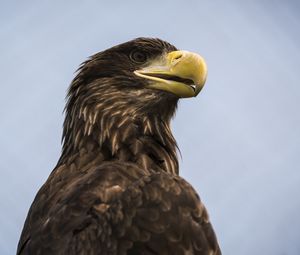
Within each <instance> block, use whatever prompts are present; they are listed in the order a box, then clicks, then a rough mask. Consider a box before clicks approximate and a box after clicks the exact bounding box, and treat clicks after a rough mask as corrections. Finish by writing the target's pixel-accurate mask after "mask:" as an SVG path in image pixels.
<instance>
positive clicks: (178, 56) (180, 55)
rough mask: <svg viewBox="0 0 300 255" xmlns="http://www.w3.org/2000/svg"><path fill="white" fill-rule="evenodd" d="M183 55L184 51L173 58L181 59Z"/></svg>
mask: <svg viewBox="0 0 300 255" xmlns="http://www.w3.org/2000/svg"><path fill="white" fill-rule="evenodd" d="M181 57H182V53H179V54H177V55H176V56H174V59H173V60H177V59H180V58H181Z"/></svg>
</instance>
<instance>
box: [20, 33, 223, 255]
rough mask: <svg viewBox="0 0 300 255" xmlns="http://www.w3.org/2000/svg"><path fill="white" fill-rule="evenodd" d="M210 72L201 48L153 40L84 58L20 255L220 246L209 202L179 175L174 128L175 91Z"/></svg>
mask: <svg viewBox="0 0 300 255" xmlns="http://www.w3.org/2000/svg"><path fill="white" fill-rule="evenodd" d="M206 75H207V68H206V64H205V61H204V60H203V58H202V57H201V56H200V55H198V54H196V53H192V52H189V51H181V50H178V49H177V48H176V47H175V46H173V45H171V44H170V43H168V42H166V41H163V40H160V39H157V38H137V39H134V40H131V41H129V42H125V43H123V44H120V45H117V46H114V47H112V48H109V49H107V50H104V51H102V52H99V53H96V54H95V55H93V56H91V57H90V58H89V59H88V60H86V61H85V62H84V63H83V64H82V65H81V66H80V67H79V69H78V70H77V73H76V76H75V78H74V79H73V81H72V82H71V85H70V87H69V90H68V94H67V102H66V107H65V120H64V125H63V140H62V153H61V156H60V158H59V160H58V163H57V165H56V167H55V168H54V170H53V171H52V172H51V174H50V176H49V177H48V179H47V181H46V182H45V183H44V184H43V186H42V187H41V188H40V190H39V191H38V193H37V195H36V197H35V199H34V201H33V203H32V205H31V207H30V210H29V212H28V215H27V218H26V221H25V223H24V227H23V231H22V234H21V237H20V240H19V243H18V248H17V254H18V255H29V254H30V255H35V254H42V255H53V254H55V255H71V254H76V255H79V254H80V255H97V254H99V255H100V254H101V255H125V254H130V255H137V254H145V255H151V254H152V255H153V254H171V255H181V254H182V255H183V254H195V255H219V254H221V251H220V248H219V245H218V242H217V238H216V235H215V232H214V230H213V228H212V225H211V223H210V220H209V216H208V213H207V210H206V208H205V206H204V205H203V203H202V202H201V200H200V199H199V196H198V194H197V192H196V191H195V190H194V189H193V187H192V186H191V185H190V184H189V183H188V182H187V181H185V180H184V179H183V178H181V177H180V176H179V170H178V158H177V151H178V149H177V144H176V141H175V139H174V137H173V135H172V132H171V129H170V122H171V119H172V117H173V115H174V113H175V111H176V107H177V103H178V101H179V99H180V98H188V97H195V96H197V94H198V93H199V92H200V91H201V89H202V87H203V86H204V83H205V80H206Z"/></svg>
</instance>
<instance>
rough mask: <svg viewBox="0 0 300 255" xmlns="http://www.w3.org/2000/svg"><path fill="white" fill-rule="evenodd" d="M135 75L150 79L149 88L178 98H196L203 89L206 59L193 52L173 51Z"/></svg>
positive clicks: (137, 71)
mask: <svg viewBox="0 0 300 255" xmlns="http://www.w3.org/2000/svg"><path fill="white" fill-rule="evenodd" d="M134 73H135V74H136V75H137V76H139V77H142V78H145V79H149V80H150V81H151V82H149V85H148V88H154V89H159V90H164V91H168V92H171V93H173V94H175V95H177V96H178V97H181V98H184V97H195V96H197V95H198V94H199V92H200V91H201V89H202V88H203V86H204V84H205V81H206V76H207V68H206V63H205V61H204V59H203V58H202V57H201V56H200V55H198V54H196V53H193V52H188V51H172V52H170V53H168V54H166V55H165V56H164V57H162V58H160V59H158V60H154V61H153V62H152V63H151V64H150V65H149V66H147V67H145V68H143V69H141V70H136V71H134Z"/></svg>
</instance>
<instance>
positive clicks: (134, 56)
mask: <svg viewBox="0 0 300 255" xmlns="http://www.w3.org/2000/svg"><path fill="white" fill-rule="evenodd" d="M130 58H131V60H132V61H134V62H136V63H138V64H142V63H145V62H146V61H147V59H148V55H147V53H146V52H142V51H133V52H131V53H130Z"/></svg>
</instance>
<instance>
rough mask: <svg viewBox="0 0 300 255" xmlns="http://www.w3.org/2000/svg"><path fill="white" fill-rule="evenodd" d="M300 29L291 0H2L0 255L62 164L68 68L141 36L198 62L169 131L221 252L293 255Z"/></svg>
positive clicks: (9, 250) (299, 233)
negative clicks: (196, 88)
mask: <svg viewBox="0 0 300 255" xmlns="http://www.w3.org/2000/svg"><path fill="white" fill-rule="evenodd" d="M299 27H300V1H296V0H295V1H291V0H287V1H279V0H273V1H271V0H270V1H266V0H253V1H240V0H230V1H221V0H219V1H215V0H205V1H202V0H198V1H196V0H194V1H192V0H190V1H186V0H182V1H115V0H111V1H99V0H98V1H42V0H41V1H1V3H0V40H1V47H0V70H1V71H0V73H1V84H0V86H1V93H0V155H1V156H0V209H1V210H0V254H1V255H9V254H14V253H15V250H16V245H17V242H18V239H19V236H20V232H21V229H22V227H23V223H24V220H25V217H26V214H27V211H28V209H29V206H30V204H31V203H32V200H33V198H34V196H35V194H36V192H37V191H38V189H39V187H40V186H41V185H42V184H43V182H44V181H45V180H46V178H47V177H48V175H49V173H50V172H51V170H52V169H53V167H54V166H55V164H56V162H57V160H58V158H59V155H60V149H61V145H60V140H61V133H62V123H63V113H62V112H63V108H64V104H65V100H64V97H65V94H66V90H67V87H68V85H69V84H70V82H71V80H72V78H73V77H74V71H75V70H76V69H77V67H78V66H79V64H80V63H81V62H83V61H84V60H85V59H86V58H87V57H88V56H90V55H92V54H93V53H96V52H98V51H102V50H104V49H106V48H109V47H111V46H113V45H116V44H119V43H122V42H125V41H128V40H130V39H133V38H136V37H140V36H146V37H159V38H162V39H164V40H167V41H169V42H171V43H172V44H174V45H175V46H177V47H178V48H180V49H184V50H190V51H195V52H198V53H200V54H201V55H202V56H204V58H205V59H206V61H207V65H208V80H207V83H206V86H205V88H204V89H203V91H202V92H201V94H200V95H199V96H198V97H197V98H194V99H183V100H181V102H180V105H179V109H178V112H177V115H176V117H175V119H174V121H173V125H172V127H173V131H174V134H175V137H176V138H177V141H178V144H179V147H180V150H181V153H182V160H181V161H180V169H181V175H182V176H183V177H184V178H185V179H186V180H188V181H189V182H190V183H191V184H192V185H193V186H194V187H195V188H196V190H197V191H198V192H199V194H200V196H201V198H202V200H203V201H204V203H205V204H206V206H207V208H208V210H209V213H210V216H211V220H212V223H213V226H214V228H215V231H216V233H217V236H218V239H219V242H220V246H221V248H222V250H223V254H225V255H226V254H230V255H250V254H251V255H253V254H266V255H299V254H300V217H299V215H300V214H299V210H300V198H299V196H300V173H299V170H300V164H299V163H300V160H299V157H300V114H299V109H300V63H299V60H300V50H299V49H300V33H299Z"/></svg>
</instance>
